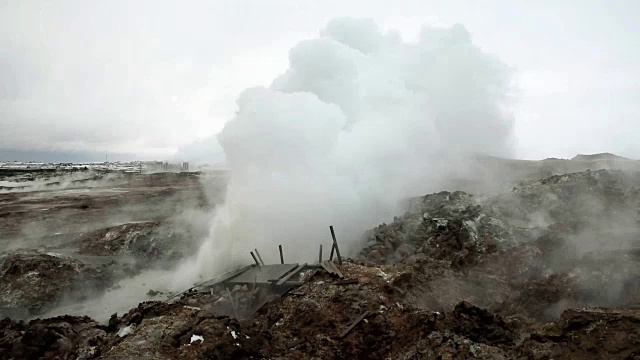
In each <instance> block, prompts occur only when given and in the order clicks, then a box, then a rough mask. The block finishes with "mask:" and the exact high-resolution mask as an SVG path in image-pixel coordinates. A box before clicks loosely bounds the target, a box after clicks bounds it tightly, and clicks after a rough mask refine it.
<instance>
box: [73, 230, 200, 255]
mask: <svg viewBox="0 0 640 360" xmlns="http://www.w3.org/2000/svg"><path fill="white" fill-rule="evenodd" d="M183 228H184V225H182V226H176V225H175V224H173V223H172V222H171V221H166V222H160V221H145V222H138V223H128V224H123V225H118V226H112V227H107V228H103V229H98V230H94V231H91V232H87V233H84V234H82V235H80V236H79V238H78V239H77V241H78V243H79V245H78V247H79V253H80V254H82V255H94V256H116V255H132V256H134V257H135V258H136V259H137V260H139V263H140V264H143V263H144V262H145V261H146V262H149V261H155V260H161V259H162V260H177V259H179V258H181V257H182V256H183V254H184V251H185V250H186V249H187V247H188V245H189V244H190V243H193V241H195V239H196V237H195V236H192V237H189V235H190V234H184V233H181V232H180V229H183Z"/></svg>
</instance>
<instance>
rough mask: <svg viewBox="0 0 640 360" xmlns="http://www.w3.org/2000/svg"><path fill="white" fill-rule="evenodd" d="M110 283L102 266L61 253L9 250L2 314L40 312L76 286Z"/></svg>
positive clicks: (1, 287)
mask: <svg viewBox="0 0 640 360" xmlns="http://www.w3.org/2000/svg"><path fill="white" fill-rule="evenodd" d="M108 283H109V277H108V276H107V275H106V274H105V273H104V272H103V271H102V270H100V269H96V268H93V267H90V266H87V265H85V264H83V263H82V262H80V261H78V260H75V259H72V258H70V257H66V256H63V255H60V254H55V253H42V252H35V251H27V252H19V253H10V254H5V255H4V256H2V257H1V258H0V314H2V315H4V316H7V315H12V316H20V315H26V314H38V313H41V312H43V311H46V310H47V309H48V308H49V307H51V306H53V305H55V304H56V302H57V301H58V300H60V298H61V296H63V295H69V294H70V293H71V292H73V291H74V290H78V289H82V290H83V291H84V292H88V291H91V290H92V289H98V288H104V287H105V286H106V285H107V284H108Z"/></svg>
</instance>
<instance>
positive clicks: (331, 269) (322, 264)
mask: <svg viewBox="0 0 640 360" xmlns="http://www.w3.org/2000/svg"><path fill="white" fill-rule="evenodd" d="M327 264H328V262H327V261H325V262H323V263H320V266H322V268H323V269H324V271H326V272H328V273H329V274H332V275H335V271H334V270H333V268H332V267H330V266H329V265H327Z"/></svg>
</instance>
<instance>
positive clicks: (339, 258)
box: [329, 225, 342, 265]
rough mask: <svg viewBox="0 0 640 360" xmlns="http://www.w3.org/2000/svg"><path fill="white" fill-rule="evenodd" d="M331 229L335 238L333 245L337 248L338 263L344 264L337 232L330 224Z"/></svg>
mask: <svg viewBox="0 0 640 360" xmlns="http://www.w3.org/2000/svg"><path fill="white" fill-rule="evenodd" d="M329 229H330V230H331V237H332V238H333V246H334V247H335V248H336V255H337V256H338V264H340V265H342V256H340V248H339V247H338V240H336V233H335V232H334V231H333V225H331V226H329Z"/></svg>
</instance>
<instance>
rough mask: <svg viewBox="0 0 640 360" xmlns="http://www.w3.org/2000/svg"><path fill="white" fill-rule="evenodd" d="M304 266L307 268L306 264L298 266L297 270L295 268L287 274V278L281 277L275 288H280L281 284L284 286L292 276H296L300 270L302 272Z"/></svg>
mask: <svg viewBox="0 0 640 360" xmlns="http://www.w3.org/2000/svg"><path fill="white" fill-rule="evenodd" d="M305 266H307V264H306V263H304V264H302V265H299V266H298V267H297V268H295V269H294V270H293V271H292V272H290V273H289V274H287V276H285V277H283V278H282V279H280V280H278V283H277V284H276V285H277V286H281V285H282V284H284V283H285V282H286V281H287V280H289V279H290V278H291V277H292V276H293V275H295V274H297V273H299V272H300V270H302V269H303V268H304V267H305Z"/></svg>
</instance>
